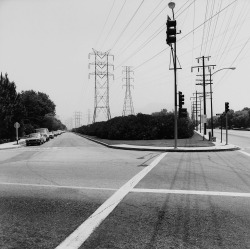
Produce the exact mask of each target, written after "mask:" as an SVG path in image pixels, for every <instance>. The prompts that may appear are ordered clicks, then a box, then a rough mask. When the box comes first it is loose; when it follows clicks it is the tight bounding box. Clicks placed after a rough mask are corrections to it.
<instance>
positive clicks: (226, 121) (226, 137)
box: [226, 112, 228, 145]
mask: <svg viewBox="0 0 250 249" xmlns="http://www.w3.org/2000/svg"><path fill="white" fill-rule="evenodd" d="M227 125H228V120H227V112H226V145H228V128H227Z"/></svg>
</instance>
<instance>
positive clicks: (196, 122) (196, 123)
mask: <svg viewBox="0 0 250 249" xmlns="http://www.w3.org/2000/svg"><path fill="white" fill-rule="evenodd" d="M195 105H196V107H195V109H196V121H195V125H196V130H197V131H198V109H197V91H196V93H195Z"/></svg>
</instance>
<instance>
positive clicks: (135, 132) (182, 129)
mask: <svg viewBox="0 0 250 249" xmlns="http://www.w3.org/2000/svg"><path fill="white" fill-rule="evenodd" d="M73 131H75V132H78V133H81V134H85V135H89V136H96V137H99V138H103V139H111V140H112V139H115V140H146V139H173V138H174V113H173V112H167V111H166V110H162V111H161V112H157V113H153V114H152V115H146V114H142V113H138V114H137V115H130V116H124V117H115V118H112V119H110V120H108V121H106V122H97V123H94V124H92V125H88V126H82V127H79V128H76V129H73ZM193 132H194V124H193V122H192V121H191V120H190V119H189V118H180V119H178V138H189V137H192V135H193Z"/></svg>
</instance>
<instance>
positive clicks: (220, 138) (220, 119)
mask: <svg viewBox="0 0 250 249" xmlns="http://www.w3.org/2000/svg"><path fill="white" fill-rule="evenodd" d="M220 142H221V143H222V115H221V116H220Z"/></svg>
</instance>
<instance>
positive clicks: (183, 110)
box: [179, 108, 188, 118]
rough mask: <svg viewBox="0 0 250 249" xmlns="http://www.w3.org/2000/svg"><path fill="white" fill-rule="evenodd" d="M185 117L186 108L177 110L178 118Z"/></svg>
mask: <svg viewBox="0 0 250 249" xmlns="http://www.w3.org/2000/svg"><path fill="white" fill-rule="evenodd" d="M187 116H188V114H187V108H179V118H186V117H187Z"/></svg>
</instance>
